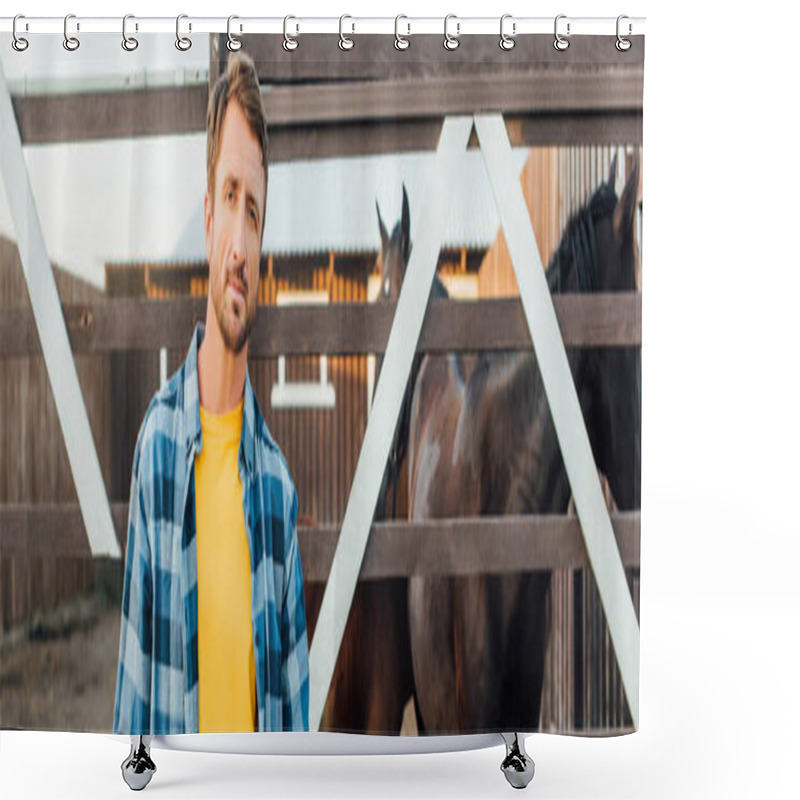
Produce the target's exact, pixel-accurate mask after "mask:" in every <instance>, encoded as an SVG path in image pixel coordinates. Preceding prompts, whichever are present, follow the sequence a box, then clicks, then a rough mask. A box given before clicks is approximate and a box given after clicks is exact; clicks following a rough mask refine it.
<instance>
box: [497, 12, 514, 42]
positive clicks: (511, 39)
mask: <svg viewBox="0 0 800 800" xmlns="http://www.w3.org/2000/svg"><path fill="white" fill-rule="evenodd" d="M511 17H512V15H511V14H503V16H502V17H500V49H501V50H512V49H513V48H514V45H515V44H516V42H515V41H514V35H515V34H516V32H517V23H516V22H512V23H511V36H509V35H508V34H507V33H505V32H504V31H503V23H504V22H505V21H506V20H507V19H511Z"/></svg>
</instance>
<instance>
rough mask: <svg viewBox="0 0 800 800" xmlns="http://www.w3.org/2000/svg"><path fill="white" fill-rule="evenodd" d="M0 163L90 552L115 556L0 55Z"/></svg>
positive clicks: (96, 463)
mask: <svg viewBox="0 0 800 800" xmlns="http://www.w3.org/2000/svg"><path fill="white" fill-rule="evenodd" d="M0 141H2V143H3V146H2V147H0V169H2V174H3V178H4V180H5V185H6V192H7V193H8V204H9V206H10V207H11V215H12V217H13V219H14V227H15V229H16V231H17V247H18V249H19V256H20V261H21V262H22V271H23V272H24V273H25V280H26V282H27V284H28V294H29V295H30V299H31V306H32V307H33V316H34V318H35V319H36V329H37V331H38V332H39V342H40V343H41V346H42V352H43V354H44V362H45V366H46V367H47V374H48V376H49V378H50V385H51V386H52V389H53V397H54V398H55V401H56V410H57V412H58V419H59V422H60V423H61V431H62V433H63V434H64V442H65V443H66V445H67V455H68V457H69V463H70V467H71V469H72V477H73V479H74V481H75V490H76V492H77V493H78V502H79V503H80V507H81V514H83V521H84V524H85V525H86V533H87V534H88V536H89V544H90V545H91V548H92V555H94V556H95V557H97V556H110V557H111V558H120V556H121V553H120V548H119V544H118V543H117V537H116V534H115V532H114V523H113V521H112V519H111V509H110V508H109V505H108V496H107V495H106V487H105V484H104V483H103V474H102V472H101V471H100V462H99V461H98V459H97V450H96V449H95V446H94V439H93V438H92V429H91V427H90V426H89V417H88V416H87V414H86V406H85V405H84V402H83V394H82V393H81V386H80V383H79V381H78V373H77V372H76V370H75V362H74V360H73V358H72V349H71V348H70V344H69V337H68V336H67V326H66V323H65V322H64V315H63V313H62V311H61V302H60V300H59V298H58V290H57V289H56V281H55V277H54V276H53V270H52V267H51V266H50V259H49V258H48V256H47V248H46V247H45V243H44V236H43V234H42V226H41V224H40V222H39V215H38V213H37V211H36V201H35V200H34V197H33V191H32V190H31V184H30V178H29V176H28V169H27V166H26V164H25V157H24V155H23V152H22V141H21V140H20V135H19V128H18V127H17V121H16V117H15V116H14V108H13V106H12V104H11V95H10V94H9V91H8V84H7V83H6V77H5V71H4V69H3V64H2V60H0Z"/></svg>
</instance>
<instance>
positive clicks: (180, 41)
mask: <svg viewBox="0 0 800 800" xmlns="http://www.w3.org/2000/svg"><path fill="white" fill-rule="evenodd" d="M188 17H189V15H188V14H178V18H177V19H176V20H175V47H177V48H178V50H180V51H181V52H182V53H185V52H186V51H187V50H188V49H189V48H190V47H191V46H192V40H191V39H190V38H189V37H188V36H181V20H182V19H188ZM191 29H192V23H191V22H190V23H189V30H191Z"/></svg>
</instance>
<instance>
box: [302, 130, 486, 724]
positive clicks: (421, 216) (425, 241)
mask: <svg viewBox="0 0 800 800" xmlns="http://www.w3.org/2000/svg"><path fill="white" fill-rule="evenodd" d="M471 131H472V117H448V118H446V119H445V121H444V125H443V126H442V133H441V136H440V139H439V145H438V148H437V151H436V159H435V162H434V166H433V179H432V184H433V185H432V186H431V187H430V189H429V191H428V192H427V193H426V195H425V201H426V202H425V203H423V204H422V205H420V206H418V208H419V209H420V211H419V212H418V213H417V214H416V216H415V217H414V224H413V225H412V227H411V230H412V231H416V233H415V234H414V247H413V249H412V251H411V257H410V258H409V261H408V265H407V267H406V273H405V277H404V279H403V286H402V289H401V292H400V298H399V299H398V302H397V309H396V311H395V315H394V320H393V321H392V329H391V331H390V333H389V341H388V342H387V344H386V353H385V355H384V360H383V366H382V367H381V373H380V377H379V379H378V386H377V388H376V390H375V401H374V404H373V407H372V412H371V413H370V417H369V421H368V423H367V430H366V432H365V434H364V442H363V444H362V446H361V452H360V453H359V456H358V464H357V465H356V473H355V476H354V478H353V485H352V488H351V490H350V497H349V498H348V501H347V508H346V509H345V513H344V520H343V521H342V531H341V533H340V535H339V543H338V544H337V546H336V553H335V554H334V557H333V563H332V564H331V571H330V574H329V576H328V584H327V586H326V587H325V595H324V597H323V598H322V606H321V608H320V612H319V618H318V620H317V625H316V628H315V632H314V641H313V643H312V646H311V653H310V655H309V673H310V676H309V682H310V698H309V701H310V702H309V705H310V707H309V729H310V730H312V731H315V730H318V729H319V723H320V719H321V718H322V712H323V710H324V708H325V701H326V700H327V697H328V691H329V689H330V683H331V678H332V677H333V670H334V666H335V665H336V659H337V657H338V655H339V647H340V646H341V643H342V636H343V635H344V629H345V625H346V624H347V617H348V615H349V613H350V605H351V603H352V601H353V595H354V593H355V590H356V583H357V582H358V574H359V572H360V571H361V562H362V561H363V559H364V551H365V550H366V547H367V540H368V538H369V530H370V526H371V525H372V517H373V515H374V513H375V504H376V502H377V500H378V492H379V491H380V483H381V479H382V477H383V467H384V465H385V464H386V460H387V458H388V457H389V448H390V447H391V444H392V436H393V435H394V430H395V426H396V424H397V419H398V417H399V415H400V406H401V405H402V401H403V395H404V393H405V388H406V383H407V381H408V376H409V374H410V372H411V363H412V361H413V360H414V353H415V351H416V348H417V342H418V340H419V335H420V331H421V330H422V323H423V320H424V317H425V309H426V307H427V305H428V296H429V295H430V291H431V286H432V284H433V276H434V274H435V272H436V263H437V261H438V255H439V250H440V248H441V241H442V231H443V229H444V224H445V222H446V221H447V211H448V207H449V200H450V195H451V189H450V187H452V185H453V183H454V181H455V179H456V177H457V171H458V166H459V164H460V163H461V159H462V157H463V154H464V152H465V150H466V148H467V142H468V141H469V135H470V132H471Z"/></svg>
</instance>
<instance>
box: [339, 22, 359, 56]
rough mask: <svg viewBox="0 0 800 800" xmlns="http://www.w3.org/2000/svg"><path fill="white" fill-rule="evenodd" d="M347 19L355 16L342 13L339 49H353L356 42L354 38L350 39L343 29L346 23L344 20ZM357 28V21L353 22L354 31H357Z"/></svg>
mask: <svg viewBox="0 0 800 800" xmlns="http://www.w3.org/2000/svg"><path fill="white" fill-rule="evenodd" d="M346 19H353V18H352V17H351V16H350V15H349V14H342V16H341V17H339V49H340V50H352V49H353V45H354V44H355V42H354V41H353V40H352V39H348V38H347V37H346V36H345V35H344V31H343V30H342V26H343V25H344V21H345V20H346ZM355 29H356V25H355V23H353V32H355Z"/></svg>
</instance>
